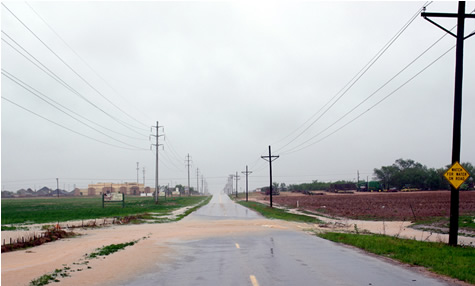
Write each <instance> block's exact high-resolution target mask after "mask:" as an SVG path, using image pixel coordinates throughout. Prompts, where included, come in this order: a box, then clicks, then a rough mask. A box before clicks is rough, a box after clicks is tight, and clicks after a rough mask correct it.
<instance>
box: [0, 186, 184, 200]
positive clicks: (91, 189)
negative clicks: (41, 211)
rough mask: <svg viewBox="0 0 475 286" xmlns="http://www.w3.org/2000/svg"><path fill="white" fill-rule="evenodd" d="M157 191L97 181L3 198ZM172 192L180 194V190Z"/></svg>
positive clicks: (26, 192)
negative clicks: (78, 186) (83, 187)
mask: <svg viewBox="0 0 475 286" xmlns="http://www.w3.org/2000/svg"><path fill="white" fill-rule="evenodd" d="M166 191H167V190H165V189H164V187H161V188H160V191H159V195H165V192H166ZM154 192H155V188H150V187H145V186H144V184H139V183H121V184H115V183H96V184H89V185H88V187H87V188H86V189H79V188H76V189H74V190H73V191H71V192H68V191H65V190H53V189H50V188H48V187H43V188H41V189H39V190H37V191H34V190H32V189H26V190H25V189H20V190H18V191H16V192H10V191H5V190H4V191H2V198H28V197H55V196H58V195H59V196H61V197H72V196H77V197H80V196H100V195H102V194H107V193H123V194H125V195H131V196H152V195H153V193H154ZM169 193H170V194H173V195H174V194H175V193H176V194H178V195H179V194H180V192H178V191H176V192H175V191H174V192H172V190H170V191H169Z"/></svg>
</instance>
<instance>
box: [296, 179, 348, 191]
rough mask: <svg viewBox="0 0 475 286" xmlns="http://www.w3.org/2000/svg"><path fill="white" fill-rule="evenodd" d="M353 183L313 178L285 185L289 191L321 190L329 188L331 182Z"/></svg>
mask: <svg viewBox="0 0 475 286" xmlns="http://www.w3.org/2000/svg"><path fill="white" fill-rule="evenodd" d="M352 183H353V184H354V183H355V182H350V181H336V182H319V181H318V180H315V181H313V182H311V183H303V184H293V185H289V186H288V187H287V190H289V191H322V190H328V189H330V185H331V184H352Z"/></svg>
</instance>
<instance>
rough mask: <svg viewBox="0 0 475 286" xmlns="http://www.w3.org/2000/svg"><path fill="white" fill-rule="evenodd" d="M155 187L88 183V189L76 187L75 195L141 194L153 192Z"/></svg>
mask: <svg viewBox="0 0 475 286" xmlns="http://www.w3.org/2000/svg"><path fill="white" fill-rule="evenodd" d="M154 191H155V188H153V189H152V188H150V187H145V186H144V184H139V183H121V184H114V183H97V184H90V185H88V187H87V189H75V190H74V196H99V195H101V194H107V193H122V194H125V195H132V196H139V195H141V194H145V195H148V194H152V193H153V192H154Z"/></svg>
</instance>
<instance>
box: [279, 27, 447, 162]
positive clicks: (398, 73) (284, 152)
mask: <svg viewBox="0 0 475 286" xmlns="http://www.w3.org/2000/svg"><path fill="white" fill-rule="evenodd" d="M455 27H456V26H454V27H453V28H452V29H451V30H453V29H454V28H455ZM446 36H447V34H444V35H442V37H440V38H439V39H438V40H437V41H435V42H434V43H433V44H432V45H430V46H429V47H428V48H427V49H425V50H424V51H423V52H422V53H421V54H419V55H418V56H417V57H416V58H414V59H413V60H412V61H411V62H410V63H408V64H407V65H406V66H405V67H404V68H403V69H401V70H400V71H399V72H397V73H396V74H395V75H394V76H393V77H391V78H390V79H389V80H387V81H386V82H385V83H384V84H383V85H381V86H380V87H379V88H378V89H376V90H375V91H374V92H373V93H371V94H370V95H369V96H367V97H366V98H365V99H364V100H363V101H361V102H360V103H358V104H357V105H355V106H354V107H353V108H352V109H351V110H349V111H348V112H346V113H345V114H344V115H343V116H341V117H340V118H338V119H337V120H336V121H334V122H333V123H332V124H330V125H328V126H327V127H326V128H325V129H323V130H321V131H320V132H318V133H317V134H315V135H314V136H312V137H310V138H309V139H307V140H306V141H304V142H302V143H301V144H299V145H297V146H295V147H293V148H291V149H289V150H287V151H282V152H281V153H282V154H286V153H292V150H296V149H299V148H300V147H301V146H303V145H305V144H306V143H308V142H309V141H312V140H313V139H314V138H316V137H318V136H319V135H321V134H322V133H324V132H325V131H327V130H328V129H330V128H331V127H333V126H334V125H335V124H337V123H338V122H340V121H341V120H343V119H344V118H345V117H346V116H347V115H349V114H350V113H352V112H353V111H355V110H356V109H357V108H358V107H360V106H361V105H362V104H363V103H365V102H366V101H368V100H369V99H370V98H372V97H373V96H374V95H376V94H377V93H378V92H379V91H380V90H382V89H383V88H384V87H386V86H387V85H388V84H389V83H390V82H392V81H393V80H394V79H395V78H397V77H398V76H399V75H401V74H402V73H403V72H404V71H405V70H407V69H408V68H409V67H410V66H412V65H413V64H414V63H415V62H416V61H417V60H419V59H420V58H421V57H422V56H423V55H425V54H426V53H427V52H428V51H429V50H431V49H432V48H433V47H434V46H435V45H436V44H438V43H439V42H440V41H441V40H442V39H443V38H444V37H446Z"/></svg>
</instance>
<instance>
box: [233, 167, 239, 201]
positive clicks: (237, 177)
mask: <svg viewBox="0 0 475 286" xmlns="http://www.w3.org/2000/svg"><path fill="white" fill-rule="evenodd" d="M234 178H236V198H237V197H238V181H239V180H240V179H239V175H238V172H236V176H234Z"/></svg>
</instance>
